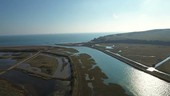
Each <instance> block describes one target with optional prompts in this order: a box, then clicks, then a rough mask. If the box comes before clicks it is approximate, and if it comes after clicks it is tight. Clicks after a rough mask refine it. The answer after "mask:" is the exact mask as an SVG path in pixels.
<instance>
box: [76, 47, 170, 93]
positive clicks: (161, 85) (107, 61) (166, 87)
mask: <svg viewBox="0 0 170 96" xmlns="http://www.w3.org/2000/svg"><path fill="white" fill-rule="evenodd" d="M74 48H75V49H77V50H78V51H79V52H80V53H87V54H89V55H90V56H92V58H93V59H94V60H95V61H96V63H97V66H99V67H100V68H101V69H102V71H103V72H104V73H105V74H106V75H107V76H108V77H109V79H106V80H105V83H116V84H120V85H121V86H122V87H123V88H124V89H125V90H126V91H127V93H129V94H130V93H132V94H133V95H135V96H170V84H169V83H168V82H166V81H163V80H161V79H159V78H157V77H154V76H152V75H150V74H147V73H145V72H143V71H140V70H138V69H135V68H133V67H131V66H129V65H127V64H126V63H124V62H121V61H119V60H117V59H115V58H113V57H111V56H109V55H107V54H104V53H102V52H100V51H98V50H95V49H91V48H87V47H74Z"/></svg>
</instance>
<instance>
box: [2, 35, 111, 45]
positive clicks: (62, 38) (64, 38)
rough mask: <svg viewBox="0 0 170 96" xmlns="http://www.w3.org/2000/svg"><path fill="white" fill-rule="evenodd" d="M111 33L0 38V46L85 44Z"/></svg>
mask: <svg viewBox="0 0 170 96" xmlns="http://www.w3.org/2000/svg"><path fill="white" fill-rule="evenodd" d="M108 34H113V33H82V34H46V35H15V36H0V46H16V45H17V46H18V45H54V44H59V43H77V42H87V41H90V40H92V39H94V38H97V37H99V36H104V35H108Z"/></svg>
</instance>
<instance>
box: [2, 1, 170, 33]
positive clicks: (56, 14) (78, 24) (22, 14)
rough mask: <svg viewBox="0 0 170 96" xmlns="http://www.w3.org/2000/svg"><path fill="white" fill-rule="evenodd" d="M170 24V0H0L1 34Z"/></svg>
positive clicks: (154, 27) (165, 25)
mask: <svg viewBox="0 0 170 96" xmlns="http://www.w3.org/2000/svg"><path fill="white" fill-rule="evenodd" d="M158 28H170V0H0V34H40V33H43V34H44V33H75V32H118V31H119V32H128V31H137V30H148V29H158Z"/></svg>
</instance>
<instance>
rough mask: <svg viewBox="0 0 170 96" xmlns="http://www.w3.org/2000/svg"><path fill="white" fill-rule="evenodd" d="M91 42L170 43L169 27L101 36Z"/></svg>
mask: <svg viewBox="0 0 170 96" xmlns="http://www.w3.org/2000/svg"><path fill="white" fill-rule="evenodd" d="M91 43H149V44H166V45H170V29H155V30H148V31H140V32H129V33H120V34H114V35H107V36H102V37H99V38H95V39H93V40H91Z"/></svg>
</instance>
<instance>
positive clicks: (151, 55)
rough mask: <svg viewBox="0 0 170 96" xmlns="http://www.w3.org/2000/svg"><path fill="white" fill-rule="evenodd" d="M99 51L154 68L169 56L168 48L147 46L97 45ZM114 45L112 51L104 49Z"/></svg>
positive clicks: (169, 47) (169, 48)
mask: <svg viewBox="0 0 170 96" xmlns="http://www.w3.org/2000/svg"><path fill="white" fill-rule="evenodd" d="M99 45H101V46H99V48H100V49H102V50H110V51H112V52H114V53H117V54H120V55H122V56H124V57H127V58H129V59H132V60H134V61H137V62H140V63H142V64H145V65H147V66H154V65H155V64H157V63H159V62H161V61H162V60H164V59H165V58H167V57H168V56H170V51H169V50H170V46H163V45H149V44H123V43H120V44H113V43H109V44H107V43H106V44H99ZM112 45H114V47H113V49H105V47H106V46H112Z"/></svg>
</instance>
